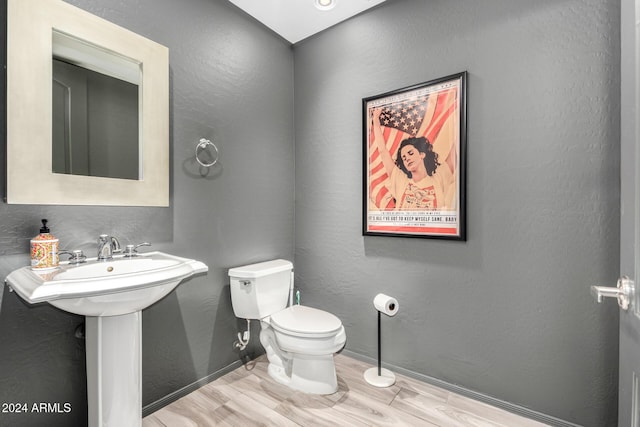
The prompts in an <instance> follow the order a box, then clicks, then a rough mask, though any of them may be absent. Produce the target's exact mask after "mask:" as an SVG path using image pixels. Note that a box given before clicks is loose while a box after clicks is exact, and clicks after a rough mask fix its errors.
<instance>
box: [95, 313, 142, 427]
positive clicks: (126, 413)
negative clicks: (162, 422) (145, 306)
mask: <svg viewBox="0 0 640 427" xmlns="http://www.w3.org/2000/svg"><path fill="white" fill-rule="evenodd" d="M85 319H86V323H85V330H86V351H87V397H88V405H89V427H122V426H128V427H129V426H130V427H136V426H141V425H142V377H141V375H142V357H141V356H142V312H141V311H136V312H135V313H131V314H125V315H121V316H104V317H93V316H86V318H85Z"/></svg>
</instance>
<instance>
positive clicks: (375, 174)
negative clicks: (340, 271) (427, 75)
mask: <svg viewBox="0 0 640 427" xmlns="http://www.w3.org/2000/svg"><path fill="white" fill-rule="evenodd" d="M362 116H363V196H362V199H363V221H362V233H363V235H365V236H392V237H419V238H428V239H447V240H461V241H466V238H467V236H466V231H467V230H466V169H467V165H466V157H467V72H466V71H464V72H461V73H457V74H453V75H450V76H446V77H442V78H438V79H435V80H430V81H428V82H425V83H420V84H417V85H413V86H410V87H406V88H402V89H398V90H394V91H391V92H386V93H383V94H380V95H375V96H371V97H367V98H363V99H362ZM398 157H400V161H398Z"/></svg>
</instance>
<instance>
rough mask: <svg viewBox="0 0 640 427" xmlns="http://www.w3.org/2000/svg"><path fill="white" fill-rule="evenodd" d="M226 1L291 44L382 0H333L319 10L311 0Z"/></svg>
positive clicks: (382, 0)
mask: <svg viewBox="0 0 640 427" xmlns="http://www.w3.org/2000/svg"><path fill="white" fill-rule="evenodd" d="M229 1H230V2H231V3H233V4H235V5H236V6H238V7H239V8H240V9H242V10H244V11H245V12H247V13H248V14H249V15H251V16H253V17H254V18H255V19H257V20H258V21H260V22H262V23H263V24H264V25H266V26H267V27H269V28H271V29H272V30H273V31H275V32H276V33H278V34H280V36H282V37H283V38H284V39H285V40H287V41H289V42H290V43H292V44H293V43H296V42H299V41H300V40H303V39H306V38H307V37H309V36H311V35H313V34H316V33H319V32H320V31H322V30H325V29H327V28H329V27H331V26H333V25H335V24H337V23H339V22H342V21H344V20H345V19H348V18H350V17H352V16H354V15H357V14H358V13H360V12H362V11H365V10H367V9H369V8H372V7H374V6H376V5H378V4H380V3H382V2H384V1H385V0H335V1H336V5H335V7H334V8H333V9H331V10H327V11H321V10H318V9H317V8H316V7H315V5H314V0H229Z"/></svg>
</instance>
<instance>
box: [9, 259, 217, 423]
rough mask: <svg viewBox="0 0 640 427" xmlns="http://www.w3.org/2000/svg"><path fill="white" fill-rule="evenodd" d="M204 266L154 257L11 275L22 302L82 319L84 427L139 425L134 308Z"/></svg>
mask: <svg viewBox="0 0 640 427" xmlns="http://www.w3.org/2000/svg"><path fill="white" fill-rule="evenodd" d="M206 271H208V267H207V266H206V265H205V264H203V263H201V262H199V261H195V260H192V259H187V258H181V257H177V256H174V255H169V254H166V253H162V252H147V253H144V254H139V255H138V256H136V257H132V258H125V257H119V258H116V257H114V259H113V260H110V261H96V260H95V259H90V260H88V261H87V262H86V263H83V264H79V265H70V264H68V263H61V265H60V267H58V268H56V269H54V270H48V271H38V272H36V271H34V270H32V269H31V268H30V267H23V268H20V269H18V270H15V271H13V272H11V273H10V274H9V276H7V279H6V282H7V283H8V284H9V286H11V288H12V289H13V290H15V291H16V293H17V294H18V295H20V297H22V298H23V299H24V300H25V301H27V302H29V303H32V304H34V303H39V302H48V303H49V304H51V305H53V306H56V307H58V308H60V309H62V310H65V311H68V312H70V313H74V314H80V315H84V316H86V324H85V326H86V337H87V341H86V358H87V394H88V405H89V426H90V427H107V426H109V427H111V426H113V427H122V426H141V425H142V379H141V365H142V362H141V360H142V358H141V353H142V309H144V308H146V307H148V306H150V305H151V304H153V303H154V302H156V301H158V300H160V299H161V298H163V297H164V296H166V295H167V294H168V293H169V292H171V291H172V290H173V289H174V288H175V287H176V286H178V284H179V283H180V282H181V281H182V280H184V279H186V278H188V277H191V276H192V275H194V274H198V273H204V272H206Z"/></svg>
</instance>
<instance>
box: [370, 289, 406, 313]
mask: <svg viewBox="0 0 640 427" xmlns="http://www.w3.org/2000/svg"><path fill="white" fill-rule="evenodd" d="M373 306H374V307H375V308H376V310H378V311H379V312H380V313H384V314H386V315H387V316H395V315H396V313H397V312H398V308H400V307H399V305H398V300H397V299H395V298H393V297H390V296H389V295H385V294H378V295H376V297H375V298H374V299H373Z"/></svg>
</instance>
